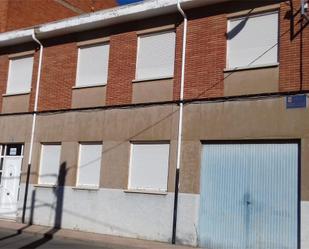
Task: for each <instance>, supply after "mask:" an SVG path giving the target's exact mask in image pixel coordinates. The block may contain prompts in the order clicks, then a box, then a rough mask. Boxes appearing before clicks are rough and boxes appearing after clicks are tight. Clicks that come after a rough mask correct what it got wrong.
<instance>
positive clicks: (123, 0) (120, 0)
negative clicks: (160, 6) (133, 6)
mask: <svg viewBox="0 0 309 249" xmlns="http://www.w3.org/2000/svg"><path fill="white" fill-rule="evenodd" d="M141 1H142V0H117V3H118V4H119V5H124V4H130V3H135V2H141Z"/></svg>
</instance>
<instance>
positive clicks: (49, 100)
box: [39, 42, 77, 110]
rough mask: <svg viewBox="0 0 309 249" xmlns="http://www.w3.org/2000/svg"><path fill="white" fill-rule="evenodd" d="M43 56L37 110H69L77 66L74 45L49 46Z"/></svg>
mask: <svg viewBox="0 0 309 249" xmlns="http://www.w3.org/2000/svg"><path fill="white" fill-rule="evenodd" d="M43 55H44V56H43V66H42V76H41V82H40V95H39V110H55V109H67V108H71V98H72V87H73V86H74V85H75V78H76V66H77V47H76V44H75V43H72V42H71V43H63V44H55V45H50V46H48V47H45V48H44V53H43Z"/></svg>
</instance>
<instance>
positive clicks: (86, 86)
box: [72, 83, 107, 90]
mask: <svg viewBox="0 0 309 249" xmlns="http://www.w3.org/2000/svg"><path fill="white" fill-rule="evenodd" d="M106 84H107V83H102V84H93V85H84V86H73V87H72V89H73V90H74V89H85V88H94V87H104V86H106Z"/></svg>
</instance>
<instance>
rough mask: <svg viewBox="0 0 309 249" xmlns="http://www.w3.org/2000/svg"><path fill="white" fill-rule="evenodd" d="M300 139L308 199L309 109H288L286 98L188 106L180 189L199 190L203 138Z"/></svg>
mask: <svg viewBox="0 0 309 249" xmlns="http://www.w3.org/2000/svg"><path fill="white" fill-rule="evenodd" d="M295 138H296V139H298V138H299V139H301V142H302V169H301V174H302V186H301V187H302V199H303V200H309V181H307V180H306V179H309V160H308V157H309V156H308V155H309V150H308V149H309V146H308V139H309V109H308V108H306V109H288V110H287V109H286V108H285V98H275V99H264V100H246V101H235V102H225V103H208V104H206V103H203V104H191V105H187V106H186V107H185V113H184V134H183V139H184V141H183V152H182V153H183V154H182V168H181V179H180V189H181V192H185V193H199V186H200V158H201V146H202V145H201V144H202V143H201V141H203V140H242V139H244V140H246V139H295Z"/></svg>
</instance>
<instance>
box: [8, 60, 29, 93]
mask: <svg viewBox="0 0 309 249" xmlns="http://www.w3.org/2000/svg"><path fill="white" fill-rule="evenodd" d="M32 71H33V56H25V57H16V58H12V59H10V65H9V75H8V84H7V89H6V93H7V94H18V93H26V92H30V90H31V82H32Z"/></svg>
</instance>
